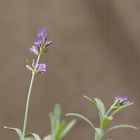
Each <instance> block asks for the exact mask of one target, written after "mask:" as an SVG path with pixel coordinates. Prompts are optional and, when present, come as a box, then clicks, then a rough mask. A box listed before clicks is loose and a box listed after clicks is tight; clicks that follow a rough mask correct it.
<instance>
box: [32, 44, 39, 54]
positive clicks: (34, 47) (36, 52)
mask: <svg viewBox="0 0 140 140" xmlns="http://www.w3.org/2000/svg"><path fill="white" fill-rule="evenodd" d="M38 51H39V48H38V47H36V46H32V47H31V48H30V52H33V53H34V54H36V55H38Z"/></svg>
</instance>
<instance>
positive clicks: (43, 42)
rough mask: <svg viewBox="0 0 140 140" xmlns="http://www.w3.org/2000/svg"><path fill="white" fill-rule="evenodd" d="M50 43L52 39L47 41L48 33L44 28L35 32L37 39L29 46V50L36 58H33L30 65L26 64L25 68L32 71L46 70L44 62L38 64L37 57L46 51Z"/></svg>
mask: <svg viewBox="0 0 140 140" xmlns="http://www.w3.org/2000/svg"><path fill="white" fill-rule="evenodd" d="M50 44H52V41H48V34H47V33H46V29H45V28H41V29H40V30H39V31H38V32H37V39H36V41H35V42H34V43H33V46H32V47H31V48H30V52H32V53H34V54H35V55H37V57H38V58H37V59H33V62H32V65H31V66H30V65H26V68H27V69H28V70H30V71H32V72H35V73H38V72H41V73H42V72H45V71H46V64H38V62H39V60H38V59H39V58H40V56H41V55H42V54H43V53H47V52H48V49H49V48H48V47H49V45H50Z"/></svg>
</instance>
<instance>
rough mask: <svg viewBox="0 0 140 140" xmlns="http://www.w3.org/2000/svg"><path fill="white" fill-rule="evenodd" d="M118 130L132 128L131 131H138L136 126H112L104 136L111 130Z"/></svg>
mask: <svg viewBox="0 0 140 140" xmlns="http://www.w3.org/2000/svg"><path fill="white" fill-rule="evenodd" d="M118 128H132V129H135V130H137V129H138V128H137V127H136V126H133V125H128V124H121V125H116V126H113V127H111V128H109V129H108V130H107V131H106V132H105V134H106V133H108V132H110V131H112V130H114V129H118Z"/></svg>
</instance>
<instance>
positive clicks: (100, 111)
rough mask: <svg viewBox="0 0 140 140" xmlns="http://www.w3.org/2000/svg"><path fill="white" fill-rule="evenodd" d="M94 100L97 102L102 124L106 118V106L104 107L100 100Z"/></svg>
mask: <svg viewBox="0 0 140 140" xmlns="http://www.w3.org/2000/svg"><path fill="white" fill-rule="evenodd" d="M94 100H95V102H96V106H97V108H98V110H99V114H100V122H102V120H103V119H104V116H105V106H104V104H103V102H102V101H101V100H100V99H98V98H95V99H94Z"/></svg>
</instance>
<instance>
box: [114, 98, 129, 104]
mask: <svg viewBox="0 0 140 140" xmlns="http://www.w3.org/2000/svg"><path fill="white" fill-rule="evenodd" d="M115 102H116V106H122V105H125V104H127V103H129V100H128V96H115Z"/></svg>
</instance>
